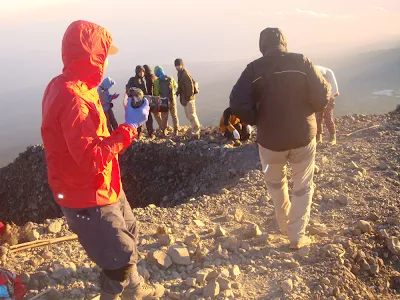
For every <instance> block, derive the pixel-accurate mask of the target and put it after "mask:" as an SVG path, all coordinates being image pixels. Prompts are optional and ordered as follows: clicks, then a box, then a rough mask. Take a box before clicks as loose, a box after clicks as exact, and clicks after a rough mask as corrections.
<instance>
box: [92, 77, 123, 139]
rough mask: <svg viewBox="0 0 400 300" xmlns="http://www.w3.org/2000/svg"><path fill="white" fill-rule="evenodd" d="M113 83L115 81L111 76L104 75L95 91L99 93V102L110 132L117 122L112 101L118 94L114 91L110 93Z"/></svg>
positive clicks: (116, 126)
mask: <svg viewBox="0 0 400 300" xmlns="http://www.w3.org/2000/svg"><path fill="white" fill-rule="evenodd" d="M114 85H115V81H114V80H113V79H112V78H111V77H106V78H104V80H103V82H102V83H101V84H100V85H99V86H98V88H97V92H98V93H99V97H100V103H101V106H102V107H103V110H104V114H105V115H106V118H107V128H108V131H110V133H111V132H113V131H114V130H115V129H117V128H118V122H117V120H116V119H115V116H114V112H113V110H112V108H113V106H114V104H113V103H112V101H113V100H114V99H117V98H118V97H119V94H116V93H115V94H112V95H110V88H111V87H112V86H114Z"/></svg>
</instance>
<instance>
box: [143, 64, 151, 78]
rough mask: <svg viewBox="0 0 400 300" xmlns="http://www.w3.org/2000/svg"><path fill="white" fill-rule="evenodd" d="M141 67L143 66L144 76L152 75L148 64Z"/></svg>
mask: <svg viewBox="0 0 400 300" xmlns="http://www.w3.org/2000/svg"><path fill="white" fill-rule="evenodd" d="M143 68H144V75H145V76H152V75H153V71H152V70H151V68H150V67H149V65H144V66H143Z"/></svg>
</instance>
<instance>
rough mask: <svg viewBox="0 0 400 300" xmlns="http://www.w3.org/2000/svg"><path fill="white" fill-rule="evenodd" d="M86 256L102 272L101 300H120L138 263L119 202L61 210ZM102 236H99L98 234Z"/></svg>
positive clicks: (132, 239) (131, 235) (132, 240)
mask: <svg viewBox="0 0 400 300" xmlns="http://www.w3.org/2000/svg"><path fill="white" fill-rule="evenodd" d="M62 211H63V213H64V215H65V217H66V219H67V222H68V225H69V227H70V228H71V230H72V231H73V232H75V233H76V234H77V235H78V238H79V242H80V243H81V245H82V247H83V248H84V249H85V251H86V253H87V255H88V256H89V257H90V258H91V259H92V260H93V261H94V262H95V263H96V264H97V265H98V266H99V267H100V268H101V269H102V270H103V271H102V274H101V276H100V290H101V295H100V299H101V300H109V299H110V300H114V299H119V296H120V295H121V293H122V292H123V290H124V288H125V287H126V286H127V285H128V284H129V283H130V273H131V270H132V266H133V265H136V263H137V250H136V241H135V237H134V235H133V234H132V233H131V232H130V231H129V230H128V229H127V224H126V222H125V219H124V216H123V214H122V211H121V208H120V202H117V203H115V204H112V205H108V206H103V207H93V208H86V209H70V208H62ZM99 233H101V234H99Z"/></svg>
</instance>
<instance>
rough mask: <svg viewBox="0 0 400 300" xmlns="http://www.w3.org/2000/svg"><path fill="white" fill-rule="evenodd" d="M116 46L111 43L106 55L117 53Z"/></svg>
mask: <svg viewBox="0 0 400 300" xmlns="http://www.w3.org/2000/svg"><path fill="white" fill-rule="evenodd" d="M118 50H119V49H118V48H117V47H116V46H114V44H111V46H110V49H109V50H108V55H114V54H117V53H118Z"/></svg>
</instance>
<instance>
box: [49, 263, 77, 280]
mask: <svg viewBox="0 0 400 300" xmlns="http://www.w3.org/2000/svg"><path fill="white" fill-rule="evenodd" d="M52 267H53V270H54V271H53V273H52V274H51V275H50V276H51V277H52V278H54V279H57V280H62V279H66V278H70V277H75V275H76V265H75V264H74V263H72V262H69V263H67V262H55V263H53V264H52Z"/></svg>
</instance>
